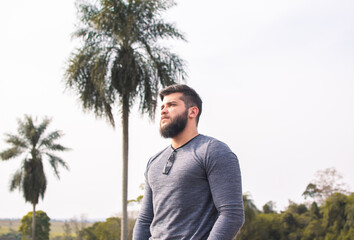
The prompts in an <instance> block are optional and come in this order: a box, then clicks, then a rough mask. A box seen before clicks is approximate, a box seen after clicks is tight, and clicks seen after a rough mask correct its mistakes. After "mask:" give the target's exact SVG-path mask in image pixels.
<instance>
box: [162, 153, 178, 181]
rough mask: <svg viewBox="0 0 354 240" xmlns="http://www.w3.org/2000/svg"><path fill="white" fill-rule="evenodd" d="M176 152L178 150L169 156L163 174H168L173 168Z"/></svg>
mask: <svg viewBox="0 0 354 240" xmlns="http://www.w3.org/2000/svg"><path fill="white" fill-rule="evenodd" d="M175 154H176V152H175V151H173V152H172V154H171V155H170V157H169V158H168V160H167V162H166V165H165V167H164V168H163V171H162V173H163V174H166V175H167V174H168V173H169V172H170V170H171V168H172V165H173V163H174V161H175Z"/></svg>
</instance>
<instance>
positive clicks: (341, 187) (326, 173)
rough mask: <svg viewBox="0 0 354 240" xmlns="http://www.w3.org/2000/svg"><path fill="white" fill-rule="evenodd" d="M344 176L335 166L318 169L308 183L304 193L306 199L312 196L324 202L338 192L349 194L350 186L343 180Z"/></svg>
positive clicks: (321, 202)
mask: <svg viewBox="0 0 354 240" xmlns="http://www.w3.org/2000/svg"><path fill="white" fill-rule="evenodd" d="M342 178H343V177H342V175H340V174H339V173H338V172H337V170H336V169H335V168H326V169H324V170H320V171H317V172H316V175H315V179H314V180H313V181H312V182H311V183H309V184H308V185H307V187H306V190H305V191H304V192H303V194H302V195H303V196H304V197H305V199H306V198H307V197H311V198H313V199H315V200H316V201H318V202H319V203H320V204H324V202H325V200H326V199H327V198H328V197H330V196H331V195H333V194H334V193H336V192H339V193H343V194H349V193H350V192H349V190H348V186H347V184H345V183H344V182H342V181H341V180H342Z"/></svg>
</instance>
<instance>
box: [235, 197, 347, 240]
mask: <svg viewBox="0 0 354 240" xmlns="http://www.w3.org/2000/svg"><path fill="white" fill-rule="evenodd" d="M244 200H246V201H245V202H244V207H245V214H246V216H245V217H246V222H245V224H244V226H243V227H242V229H241V231H240V233H239V234H238V236H237V238H236V239H237V240H240V239H242V240H243V239H252V240H253V239H255V240H258V239H259V240H263V239H264V240H272V239H274V240H334V239H335V240H352V239H354V194H351V195H345V194H342V193H335V194H332V195H331V196H330V197H328V198H327V199H326V201H325V204H324V205H322V206H320V207H318V205H317V203H316V202H313V203H312V204H311V205H310V206H309V207H307V206H306V205H304V204H296V203H292V202H291V203H290V204H289V206H288V208H287V209H286V210H285V211H284V212H281V213H276V212H273V213H271V212H269V209H270V206H269V205H270V204H269V202H268V203H267V204H265V206H264V207H263V212H261V211H259V210H257V209H256V208H255V207H254V204H253V202H252V200H250V199H249V198H248V197H247V196H244ZM267 206H268V207H267Z"/></svg>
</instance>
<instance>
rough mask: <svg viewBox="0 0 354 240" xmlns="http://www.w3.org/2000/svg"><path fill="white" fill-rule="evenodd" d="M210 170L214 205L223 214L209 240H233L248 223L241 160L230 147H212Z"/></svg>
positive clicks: (209, 161) (208, 160)
mask: <svg viewBox="0 0 354 240" xmlns="http://www.w3.org/2000/svg"><path fill="white" fill-rule="evenodd" d="M206 170H207V175H208V181H209V185H210V190H211V193H212V198H213V201H214V205H215V207H216V209H217V211H218V213H219V216H218V218H217V220H216V222H215V224H214V226H213V228H212V230H211V232H210V234H209V238H208V240H228V239H230V240H231V239H233V238H234V237H235V236H236V234H237V232H238V231H239V230H240V228H241V227H242V225H243V223H244V209H243V201H242V183H241V172H240V167H239V162H238V159H237V157H236V155H235V154H234V153H233V152H232V151H231V150H230V149H229V147H227V146H226V144H223V143H221V142H219V143H218V144H211V145H210V146H209V147H208V153H207V156H206Z"/></svg>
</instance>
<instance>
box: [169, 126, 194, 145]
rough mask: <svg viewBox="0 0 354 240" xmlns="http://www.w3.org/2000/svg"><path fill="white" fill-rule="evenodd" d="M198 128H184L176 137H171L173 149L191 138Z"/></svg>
mask: <svg viewBox="0 0 354 240" xmlns="http://www.w3.org/2000/svg"><path fill="white" fill-rule="evenodd" d="M198 134H199V133H198V130H197V129H196V128H195V129H184V130H183V132H181V133H180V134H178V135H177V136H176V137H174V138H172V147H173V148H174V149H177V148H179V147H181V146H183V145H184V144H186V143H187V142H189V141H190V140H191V139H193V138H194V137H195V136H197V135H198Z"/></svg>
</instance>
